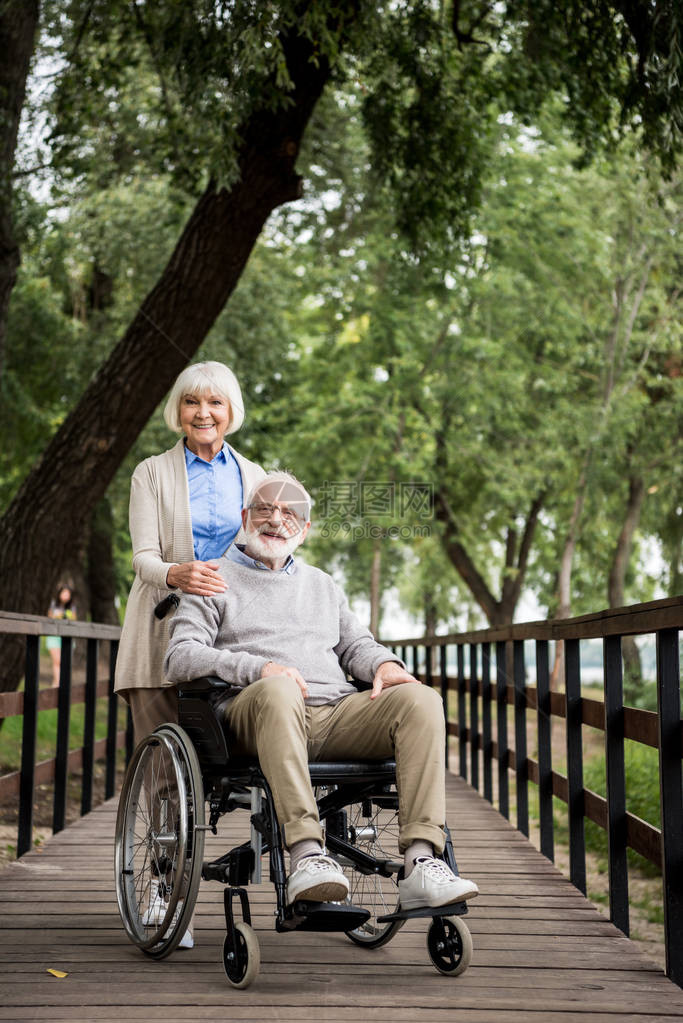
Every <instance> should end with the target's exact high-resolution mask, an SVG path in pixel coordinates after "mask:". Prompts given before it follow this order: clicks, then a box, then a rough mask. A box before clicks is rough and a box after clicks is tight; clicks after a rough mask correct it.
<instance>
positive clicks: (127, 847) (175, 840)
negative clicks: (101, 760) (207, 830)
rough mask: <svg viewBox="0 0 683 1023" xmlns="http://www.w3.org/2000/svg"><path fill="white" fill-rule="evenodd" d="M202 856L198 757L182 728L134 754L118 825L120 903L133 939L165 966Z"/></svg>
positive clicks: (182, 926) (166, 731) (155, 736)
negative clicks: (164, 960) (163, 962)
mask: <svg viewBox="0 0 683 1023" xmlns="http://www.w3.org/2000/svg"><path fill="white" fill-rule="evenodd" d="M203 852H204V791H203V785H202V776H201V770H200V767H199V761H198V760H197V754H196V752H195V749H194V746H193V745H192V742H191V741H190V739H189V737H188V735H187V734H186V733H185V732H184V731H183V729H182V728H180V727H178V726H177V725H171V724H168V725H162V726H161V727H160V728H157V730H156V731H155V732H153V733H152V734H151V735H148V736H147V737H146V738H145V739H143V741H142V742H141V743H140V745H139V746H138V747H137V749H136V750H135V753H134V754H133V758H132V760H131V762H130V764H129V767H128V770H127V772H126V777H125V779H124V782H123V788H122V791H121V797H120V800H119V810H118V816H117V820H116V856H115V859H116V897H117V900H118V904H119V912H120V914H121V920H122V921H123V925H124V927H125V929H126V933H127V935H128V937H129V938H130V939H131V941H132V942H134V943H135V944H136V945H138V947H139V948H140V949H142V951H143V952H145V954H146V955H149V956H152V957H153V958H155V959H162V958H164V956H167V955H169V954H170V953H171V952H172V951H173V950H174V949H175V948H176V947H177V945H178V943H179V942H180V940H181V938H182V937H183V935H184V934H185V931H186V930H187V927H188V924H189V923H190V920H191V919H192V914H193V912H194V905H195V902H196V899H197V892H198V890H199V882H200V879H201V870H202V856H203Z"/></svg>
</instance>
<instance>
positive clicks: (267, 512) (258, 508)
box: [250, 502, 302, 525]
mask: <svg viewBox="0 0 683 1023" xmlns="http://www.w3.org/2000/svg"><path fill="white" fill-rule="evenodd" d="M276 509H277V510H278V511H279V512H280V515H281V516H282V519H283V521H284V522H287V523H288V524H290V525H297V524H298V523H299V522H300V521H302V518H301V516H300V515H299V514H298V513H297V512H295V511H294V509H293V508H288V507H286V506H285V507H284V508H283V507H282V506H281V505H279V504H277V505H276V504H261V503H260V502H259V503H257V504H252V505H251V506H250V510H251V512H252V513H253V514H254V515H256V516H257V517H258V518H259V519H269V518H270V516H271V515H272V514H273V512H274V511H275V510H276Z"/></svg>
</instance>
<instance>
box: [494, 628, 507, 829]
mask: <svg viewBox="0 0 683 1023" xmlns="http://www.w3.org/2000/svg"><path fill="white" fill-rule="evenodd" d="M505 652H506V651H505V641H501V642H499V643H496V689H497V694H496V695H497V699H498V704H497V708H496V723H497V726H498V806H499V808H500V812H501V813H502V814H503V816H504V817H508V818H509V816H510V797H509V789H508V694H507V673H506V671H505Z"/></svg>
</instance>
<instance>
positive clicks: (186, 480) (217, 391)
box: [115, 362, 264, 742]
mask: <svg viewBox="0 0 683 1023" xmlns="http://www.w3.org/2000/svg"><path fill="white" fill-rule="evenodd" d="M164 419H165V421H166V425H167V426H168V427H170V429H171V430H173V431H175V432H176V433H182V434H183V436H182V437H181V439H180V440H179V441H178V443H177V444H176V445H175V447H173V448H171V450H170V451H164V453H163V454H161V455H153V456H152V457H151V458H146V459H145V460H144V462H141V463H140V465H138V466H137V467H136V469H135V472H134V473H133V479H132V483H131V491H130V535H131V540H132V543H133V568H134V569H135V581H134V582H133V586H132V589H131V591H130V597H129V599H128V606H127V608H126V616H125V620H124V623H123V630H122V634H121V643H120V647H119V654H118V658H117V662H116V684H115V689H116V691H117V692H120V693H121V694H122V695H123V696H125V698H126V699H127V700H128V702H129V704H130V708H131V712H132V715H133V726H134V729H135V740H136V742H139V741H140V740H141V739H142V738H144V736H145V735H148V734H149V733H150V732H151V731H153V730H154V729H155V728H156V727H157V725H159V724H161V723H162V722H164V721H175V720H177V715H178V708H177V697H176V691H175V687H173V686H172V685H171V684H170V683H169V682H168V680H167V679H166V678H165V677H164V674H163V669H162V665H163V661H164V655H165V653H166V645H167V643H168V620H169V619H168V618H165V619H163V620H161V621H159V620H158V619H157V618H155V616H154V608H155V606H156V605H157V604H158V603H159V601H161V600H162V599H163V598H164V597H166V596H168V595H169V594H170V593H171V592H173V590H181V591H182V592H183V593H195V594H198V595H200V596H204V597H210V596H212V595H213V594H215V593H220V592H222V591H223V590H224V589H225V583H224V582H223V580H222V578H221V576H220V574H219V573H218V564H217V563H216V561H215V560H214V559H216V558H219V557H220V556H221V555H222V554H223V553H224V552H225V550H226V549H227V548H228V547H229V546H230V544H231V543H232V542H233V540H235V539H236V538H237V537H238V534H239V532H240V529H241V513H242V507H243V504H244V502H245V500H246V498H247V495H248V494H249V492H250V491H251V489H252V487H253V486H254V484H255V483H256V482H257V481H258V480H259V479H260V478H261V477H262V476H263V475H264V472H263V469H261V467H260V466H258V465H256V464H255V463H254V462H250V461H249V460H248V459H246V458H244V457H243V456H242V455H240V454H239V452H237V451H235V449H234V448H232V447H231V446H230V445H229V444H227V443H226V442H225V440H224V438H225V436H226V435H227V434H231V433H235V432H236V431H237V430H239V428H240V426H241V425H242V421H243V419H244V407H243V404H242V393H241V391H240V386H239V384H238V382H237V379H236V377H235V375H234V373H233V372H232V371H231V370H229V369H228V367H227V366H224V365H223V364H222V363H220V362H198V363H196V364H195V365H193V366H188V367H187V368H186V369H185V370H183V372H182V373H181V374H180V376H179V377H178V379H177V380H176V382H175V384H174V385H173V389H172V390H171V394H170V396H169V399H168V401H167V403H166V408H165V409H164ZM169 617H170V616H169Z"/></svg>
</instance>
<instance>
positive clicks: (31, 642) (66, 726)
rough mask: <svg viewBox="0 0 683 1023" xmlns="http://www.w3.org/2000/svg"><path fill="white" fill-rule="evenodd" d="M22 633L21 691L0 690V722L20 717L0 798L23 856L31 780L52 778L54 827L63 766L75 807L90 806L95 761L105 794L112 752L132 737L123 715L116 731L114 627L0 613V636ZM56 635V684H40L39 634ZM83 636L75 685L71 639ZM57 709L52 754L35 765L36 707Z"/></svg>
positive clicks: (62, 796) (63, 794) (110, 785)
mask: <svg viewBox="0 0 683 1023" xmlns="http://www.w3.org/2000/svg"><path fill="white" fill-rule="evenodd" d="M3 633H4V634H6V635H7V634H10V635H11V634H14V635H25V636H26V667H25V673H24V690H23V692H17V693H0V719H4V718H11V717H17V716H22V717H23V722H22V744H21V767H20V770H18V771H13V772H12V773H11V774H6V775H4V776H3V777H1V778H0V803H6V802H8V801H9V800H12V799H16V798H17V797H18V799H19V814H18V827H17V856H22V855H23V854H24V853H25V852H28V850H29V849H30V848H31V846H32V843H33V807H34V793H35V787H36V785H39V784H41V783H43V782H51V781H53V782H54V797H53V813H52V831H53V833H54V832H57V831H61V829H62V828H63V827H64V824H65V819H66V806H67V784H68V776H69V772H70V771H78V770H80V771H81V793H80V812H81V814H82V815H83V814H86V813H88V812H89V811H90V809H91V808H92V802H93V778H94V766H95V761H96V760H99V759H102V758H104V759H105V780H104V796H105V799H108V798H110V797H111V796H113V795H114V793H115V791H116V752H117V750H118V749H121V748H122V747H125V748H126V751H127V758H128V757H130V753H131V752H132V742H133V734H132V729H131V726H130V716H129V717H128V725H127V728H126V729H121V730H119V729H118V727H117V718H118V707H117V704H118V697H117V696H116V694H115V693H114V691H113V685H114V683H113V679H114V665H115V663H116V652H117V648H118V640H119V636H120V634H121V630H120V629H119V628H118V627H116V626H112V625H98V624H95V623H94V622H78V621H68V620H67V621H63V620H56V619H54V618H42V617H38V616H36V615H18V614H11V613H10V612H6V611H0V634H3ZM49 635H51V636H61V637H62V652H61V660H60V679H59V687H58V688H54V689H53V688H50V689H39V670H40V660H39V654H40V637H41V636H49ZM76 639H84V640H85V641H86V664H85V682H82V683H79V684H76V685H74V684H73V674H72V652H73V643H74V640H76ZM101 642H107V643H108V644H109V658H108V671H107V677H106V678H105V679H102V680H101V681H98V678H97V676H98V654H99V644H100V643H101ZM102 697H106V698H107V701H108V702H107V734H106V738H103V739H100V740H98V741H96V739H95V709H96V703H97V700H98V699H100V698H102ZM75 704H84V705H85V712H84V729H83V745H82V746H81V747H80V748H79V749H74V750H71V751H69V730H70V723H71V708H72V707H73V706H74V705H75ZM51 708H52V709H54V708H57V733H56V752H55V756H54V757H52V758H51V759H49V760H44V761H42V762H41V763H36V735H37V722H38V711H40V710H48V709H51Z"/></svg>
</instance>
